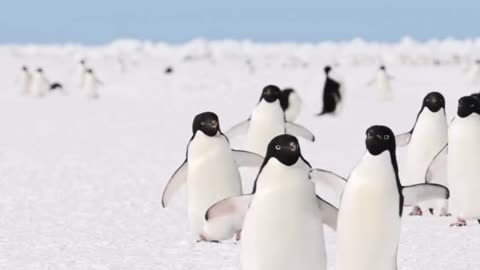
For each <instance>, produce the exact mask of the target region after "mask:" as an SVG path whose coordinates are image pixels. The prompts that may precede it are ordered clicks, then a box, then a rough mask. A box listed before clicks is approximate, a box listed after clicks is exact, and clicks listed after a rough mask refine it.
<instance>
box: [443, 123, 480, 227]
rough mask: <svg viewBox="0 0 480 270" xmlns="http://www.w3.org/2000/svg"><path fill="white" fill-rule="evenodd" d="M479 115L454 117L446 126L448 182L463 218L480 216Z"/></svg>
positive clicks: (457, 211) (453, 205) (453, 200)
mask: <svg viewBox="0 0 480 270" xmlns="http://www.w3.org/2000/svg"><path fill="white" fill-rule="evenodd" d="M479 138H480V116H479V115H478V114H471V115H470V116H467V117H465V118H460V117H457V118H456V119H455V120H454V122H453V123H452V125H451V127H450V129H449V138H448V140H449V144H448V165H447V168H448V169H447V172H448V184H449V187H450V192H451V198H450V199H451V202H452V208H453V211H454V212H455V214H457V215H459V216H460V217H462V218H465V219H479V218H480V196H479V194H480V181H479V176H480V166H479V164H480V140H479Z"/></svg>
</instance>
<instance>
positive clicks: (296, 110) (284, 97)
mask: <svg viewBox="0 0 480 270" xmlns="http://www.w3.org/2000/svg"><path fill="white" fill-rule="evenodd" d="M280 105H281V106H282V109H283V111H284V112H285V119H286V120H287V121H288V122H293V121H295V120H296V119H297V117H298V115H299V114H300V111H301V107H302V99H301V98H300V96H299V95H298V93H297V92H296V91H295V90H294V89H293V88H285V89H283V90H282V92H281V94H280Z"/></svg>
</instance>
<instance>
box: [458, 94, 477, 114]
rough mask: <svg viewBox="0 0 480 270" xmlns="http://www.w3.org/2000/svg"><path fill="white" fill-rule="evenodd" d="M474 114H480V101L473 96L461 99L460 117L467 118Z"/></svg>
mask: <svg viewBox="0 0 480 270" xmlns="http://www.w3.org/2000/svg"><path fill="white" fill-rule="evenodd" d="M472 113H477V114H480V101H478V99H476V98H475V97H472V96H465V97H462V98H460V99H459V100H458V110H457V114H458V116H459V117H460V118H465V117H467V116H469V115H470V114H472Z"/></svg>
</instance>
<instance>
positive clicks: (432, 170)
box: [425, 144, 448, 183]
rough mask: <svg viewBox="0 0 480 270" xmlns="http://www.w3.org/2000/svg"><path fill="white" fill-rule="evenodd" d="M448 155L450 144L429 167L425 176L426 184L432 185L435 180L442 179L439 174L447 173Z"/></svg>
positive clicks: (437, 155)
mask: <svg viewBox="0 0 480 270" xmlns="http://www.w3.org/2000/svg"><path fill="white" fill-rule="evenodd" d="M447 154H448V144H447V145H445V146H444V147H443V148H442V150H440V152H438V154H436V155H435V157H434V158H433V160H432V162H431V163H430V165H428V169H427V173H426V174H425V183H431V182H432V181H433V180H434V179H436V178H439V177H442V176H441V175H439V174H441V173H445V168H446V167H447ZM443 177H445V176H443Z"/></svg>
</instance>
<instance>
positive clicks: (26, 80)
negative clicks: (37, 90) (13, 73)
mask: <svg viewBox="0 0 480 270" xmlns="http://www.w3.org/2000/svg"><path fill="white" fill-rule="evenodd" d="M22 73H23V85H22V94H23V95H29V94H30V90H31V88H32V76H33V75H32V73H31V72H30V70H29V69H28V67H27V66H22Z"/></svg>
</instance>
